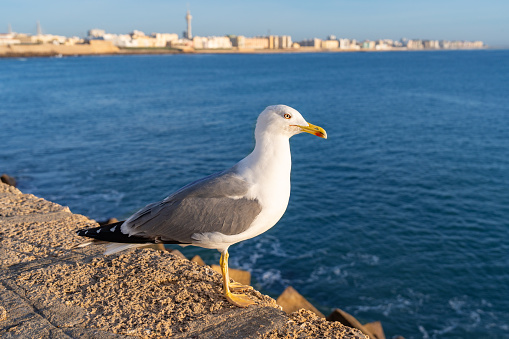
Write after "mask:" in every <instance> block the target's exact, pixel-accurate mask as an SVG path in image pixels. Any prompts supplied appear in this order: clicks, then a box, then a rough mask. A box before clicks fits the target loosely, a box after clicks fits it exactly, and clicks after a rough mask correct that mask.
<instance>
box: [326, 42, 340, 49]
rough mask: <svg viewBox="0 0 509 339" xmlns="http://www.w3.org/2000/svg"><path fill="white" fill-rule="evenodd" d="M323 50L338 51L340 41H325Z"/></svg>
mask: <svg viewBox="0 0 509 339" xmlns="http://www.w3.org/2000/svg"><path fill="white" fill-rule="evenodd" d="M322 48H323V49H338V48H339V41H338V40H323V41H322Z"/></svg>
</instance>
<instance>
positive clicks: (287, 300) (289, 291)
mask: <svg viewBox="0 0 509 339" xmlns="http://www.w3.org/2000/svg"><path fill="white" fill-rule="evenodd" d="M276 302H277V303H278V305H279V306H281V307H282V308H283V311H285V312H286V313H288V314H290V313H293V312H296V311H298V310H300V309H301V308H303V309H305V310H308V311H311V312H313V313H315V314H316V315H317V316H319V317H322V318H325V315H323V313H322V312H320V311H318V310H317V309H316V307H314V306H313V305H312V304H311V303H310V302H309V301H307V300H306V298H304V297H303V296H302V295H300V294H299V292H297V291H296V290H295V289H294V288H293V287H292V286H288V287H287V288H286V289H285V290H284V291H283V293H281V295H280V296H279V298H277V300H276Z"/></svg>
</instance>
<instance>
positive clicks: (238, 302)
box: [219, 251, 255, 307]
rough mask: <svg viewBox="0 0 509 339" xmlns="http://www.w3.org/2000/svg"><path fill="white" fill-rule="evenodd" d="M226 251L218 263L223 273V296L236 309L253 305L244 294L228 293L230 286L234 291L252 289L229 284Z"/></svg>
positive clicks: (237, 284) (234, 283)
mask: <svg viewBox="0 0 509 339" xmlns="http://www.w3.org/2000/svg"><path fill="white" fill-rule="evenodd" d="M228 256H229V255H228V251H224V252H223V253H221V260H220V261H219V263H220V264H221V272H222V273H223V294H224V296H225V298H226V299H227V300H228V301H229V302H230V303H231V304H233V305H235V306H238V307H248V306H249V305H254V304H255V302H254V301H253V300H251V299H250V298H249V297H248V296H247V295H245V294H234V293H231V292H230V286H231V287H232V288H233V289H234V290H236V291H241V290H243V291H246V290H249V289H253V288H252V287H251V286H245V285H242V284H240V283H238V282H233V283H230V277H229V274H228Z"/></svg>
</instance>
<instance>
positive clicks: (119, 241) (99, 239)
mask: <svg viewBox="0 0 509 339" xmlns="http://www.w3.org/2000/svg"><path fill="white" fill-rule="evenodd" d="M123 223H124V221H119V222H116V223H113V224H107V225H103V226H100V227H95V228H88V229H82V230H79V231H78V232H77V234H78V235H79V236H81V237H87V238H92V240H91V241H87V242H84V243H82V244H79V245H77V246H75V247H74V248H79V247H85V246H88V245H99V244H108V246H107V247H106V251H105V252H104V254H113V253H117V252H120V251H123V250H127V249H129V248H140V247H153V248H157V249H161V246H162V245H161V244H155V243H154V240H153V239H147V238H143V237H137V236H129V235H128V234H125V233H122V231H121V230H120V228H121V226H122V224H123ZM163 248H164V247H163Z"/></svg>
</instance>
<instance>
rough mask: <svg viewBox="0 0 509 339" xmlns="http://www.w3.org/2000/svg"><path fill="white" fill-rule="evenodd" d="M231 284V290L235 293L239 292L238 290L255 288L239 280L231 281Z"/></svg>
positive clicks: (243, 290)
mask: <svg viewBox="0 0 509 339" xmlns="http://www.w3.org/2000/svg"><path fill="white" fill-rule="evenodd" d="M229 286H230V291H232V292H234V293H237V292H245V291H252V290H253V287H251V286H249V285H244V284H241V283H239V282H236V281H234V282H231V283H230V284H229Z"/></svg>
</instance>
